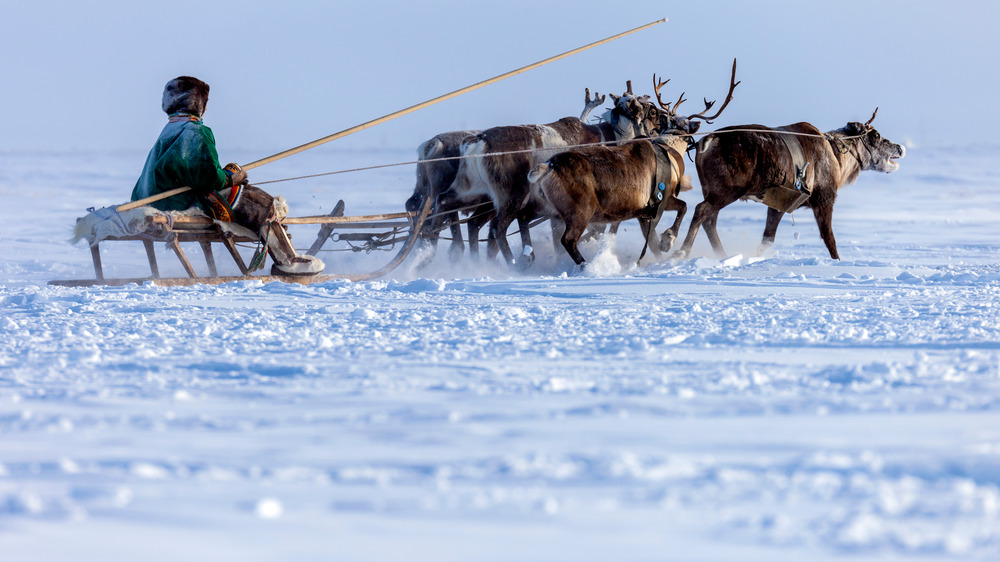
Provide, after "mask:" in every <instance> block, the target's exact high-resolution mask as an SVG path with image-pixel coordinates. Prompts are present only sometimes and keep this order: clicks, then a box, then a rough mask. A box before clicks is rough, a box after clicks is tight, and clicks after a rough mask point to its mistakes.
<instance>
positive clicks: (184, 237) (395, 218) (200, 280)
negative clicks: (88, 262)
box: [49, 198, 431, 287]
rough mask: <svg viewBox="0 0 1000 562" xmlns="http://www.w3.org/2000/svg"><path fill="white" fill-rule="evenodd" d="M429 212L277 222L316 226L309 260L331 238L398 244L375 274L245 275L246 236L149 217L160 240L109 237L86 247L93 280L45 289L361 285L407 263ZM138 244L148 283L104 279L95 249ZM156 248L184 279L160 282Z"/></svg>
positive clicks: (196, 221)
mask: <svg viewBox="0 0 1000 562" xmlns="http://www.w3.org/2000/svg"><path fill="white" fill-rule="evenodd" d="M430 210H431V201H430V198H427V200H425V201H424V205H423V207H422V208H421V210H420V212H419V213H409V212H403V213H388V214H381V215H360V216H347V217H345V216H343V213H344V202H343V201H340V202H338V203H337V206H336V207H335V208H334V210H333V212H331V213H330V214H329V215H321V216H308V217H286V218H285V219H284V220H282V221H281V225H282V226H283V227H287V226H289V225H293V224H318V225H321V226H320V230H319V233H318V235H317V237H316V240H315V242H313V244H312V246H311V247H310V248H309V250H308V252H307V254H308V255H316V254H317V253H318V252H319V251H320V250H321V249H322V247H323V245H324V244H325V243H326V241H327V240H329V239H330V238H331V237H334V238H339V239H342V240H346V241H351V240H353V241H359V242H361V241H365V242H367V243H368V244H371V245H374V246H382V245H385V246H394V245H396V244H398V243H402V247H401V248H400V250H399V251H398V252H397V253H396V255H395V256H394V258H393V259H392V260H391V261H390V262H389V263H388V264H387V265H385V266H384V267H382V268H381V269H379V270H377V271H373V272H371V273H349V274H336V273H334V274H319V275H309V276H293V275H253V274H251V272H250V271H249V268H248V267H247V265H246V263H245V262H244V261H243V258H242V256H240V254H239V251H238V250H237V249H236V244H237V243H247V242H249V243H256V242H257V238H255V237H254V238H251V237H248V236H240V235H235V234H232V233H229V232H225V231H224V230H223V229H222V228H221V227H220V226H219V225H218V224H215V223H214V222H213V221H212V219H210V218H208V217H188V216H177V217H172V220H171V219H168V218H167V216H165V215H155V216H153V217H152V224H155V225H156V226H157V227H158V230H160V231H162V232H165V234H163V235H160V236H149V235H141V234H140V235H130V236H113V237H108V238H105V239H104V240H101V241H100V242H98V243H95V244H93V245H92V246H91V247H90V252H91V257H92V259H93V262H94V275H95V279H79V280H56V281H49V285H57V286H62V287H89V286H94V285H110V286H122V285H128V284H130V283H136V284H142V283H147V282H151V283H154V284H156V285H162V286H169V287H174V286H189V285H197V284H207V285H215V284H220V283H228V282H233V281H261V282H265V283H267V282H271V281H284V282H289V283H302V284H309V283H316V282H322V281H329V280H332V279H347V280H350V281H364V280H368V279H374V278H376V277H380V276H382V275H385V274H387V273H389V272H390V271H392V270H393V269H395V268H396V267H397V266H398V265H399V264H400V263H402V261H403V259H404V258H406V256H407V254H409V252H410V250H411V249H412V248H413V246H414V244H415V243H416V241H417V238H418V237H419V234H420V228H421V227H422V226H423V224H424V221H425V220H426V219H427V216H428V214H430ZM338 226H339V227H341V228H348V227H349V228H350V229H351V230H355V229H372V230H379V229H382V230H384V229H389V231H388V232H387V233H386V235H385V236H384V237H383V238H382V240H380V241H378V242H373V240H374V238H375V237H373V235H371V234H364V233H348V232H345V233H343V234H340V233H337V232H336V230H337V228H338ZM400 229H406V236H405V237H399V236H397V235H395V234H396V233H397V232H399V231H400ZM137 240H138V241H141V242H142V243H143V246H144V247H145V249H146V257H147V259H148V261H149V269H150V273H151V276H150V277H140V278H114V279H108V278H106V277H105V276H104V266H103V263H102V261H101V250H100V244H101V243H103V242H121V241H124V242H134V241H137ZM155 242H166V244H167V247H168V248H170V249H171V250H172V251H173V253H174V255H175V256H176V257H177V259H178V260H179V261H180V263H181V266H182V267H183V268H184V271H185V272H186V273H187V275H188V276H187V277H160V270H159V264H158V262H157V260H156V251H155V247H154V243H155ZM181 242H197V243H198V244H199V245H200V246H201V248H202V252H203V253H204V254H205V261H206V262H207V265H208V273H209V274H208V276H207V277H200V276H198V274H197V272H196V271H195V268H194V266H193V265H192V264H191V260H189V259H188V257H187V254H185V253H184V250H183V248H181V245H180V243H181ZM213 243H221V244H222V245H223V246H225V248H226V249H227V250H228V251H229V254H230V255H231V256H232V258H233V260H234V261H235V262H236V265H237V267H239V269H240V272H241V273H242V275H235V276H219V274H218V268H217V267H216V264H215V254H214V252H213V250H212V244H213Z"/></svg>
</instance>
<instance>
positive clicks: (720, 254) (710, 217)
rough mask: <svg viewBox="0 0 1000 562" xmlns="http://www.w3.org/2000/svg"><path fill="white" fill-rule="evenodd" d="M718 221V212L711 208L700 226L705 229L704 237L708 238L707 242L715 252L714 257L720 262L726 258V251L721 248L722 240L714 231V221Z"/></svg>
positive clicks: (716, 231)
mask: <svg viewBox="0 0 1000 562" xmlns="http://www.w3.org/2000/svg"><path fill="white" fill-rule="evenodd" d="M718 219H719V211H718V209H716V208H715V207H712V209H711V211H710V212H709V213H707V216H706V217H705V222H704V223H702V225H703V226H704V228H705V235H706V236H708V241H709V242H711V244H712V249H713V250H715V257H717V258H719V259H720V260H721V259H723V258H725V257H726V250H725V248H723V247H722V240H721V239H720V238H719V231H718V230H716V221H718Z"/></svg>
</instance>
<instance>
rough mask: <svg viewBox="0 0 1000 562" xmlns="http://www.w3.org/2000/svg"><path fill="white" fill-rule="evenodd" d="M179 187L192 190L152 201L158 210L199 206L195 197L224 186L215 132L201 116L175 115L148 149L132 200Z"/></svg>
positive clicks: (224, 177)
mask: <svg viewBox="0 0 1000 562" xmlns="http://www.w3.org/2000/svg"><path fill="white" fill-rule="evenodd" d="M178 187H190V188H191V191H187V192H184V193H181V194H180V195H174V196H173V197H168V198H166V199H161V200H159V201H156V202H153V203H151V204H150V205H151V206H153V207H155V208H157V209H160V210H161V211H179V210H184V209H188V208H190V207H194V206H196V205H199V203H198V196H199V195H204V194H207V193H209V192H211V191H218V190H220V189H223V188H225V187H226V172H225V171H224V170H223V169H222V166H220V165H219V153H218V152H217V151H216V149H215V135H213V134H212V130H211V129H209V128H208V127H207V126H205V125H204V124H203V123H202V122H201V120H200V119H197V118H195V117H193V116H190V115H187V114H174V115H171V116H170V122H169V123H167V126H166V127H164V128H163V132H161V133H160V138H158V139H157V140H156V144H155V145H153V149H152V150H150V151H149V156H148V157H147V158H146V165H145V166H144V167H143V169H142V175H140V176H139V181H137V182H136V184H135V189H133V190H132V201H136V200H139V199H143V198H145V197H149V196H152V195H156V194H158V193H163V192H164V191H169V190H171V189H174V188H178Z"/></svg>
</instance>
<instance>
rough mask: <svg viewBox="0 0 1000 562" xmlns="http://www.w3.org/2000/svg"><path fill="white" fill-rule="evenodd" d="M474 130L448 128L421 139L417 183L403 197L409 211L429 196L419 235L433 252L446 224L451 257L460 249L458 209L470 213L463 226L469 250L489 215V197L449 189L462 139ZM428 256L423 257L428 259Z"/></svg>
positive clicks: (475, 246) (473, 249)
mask: <svg viewBox="0 0 1000 562" xmlns="http://www.w3.org/2000/svg"><path fill="white" fill-rule="evenodd" d="M478 133H479V131H451V132H448V133H441V134H438V135H434V136H433V137H431V138H430V139H428V140H426V141H424V142H423V143H421V144H420V146H419V147H418V148H417V158H418V159H419V160H420V161H419V162H418V163H417V183H416V186H414V188H413V195H411V196H410V198H409V199H407V200H406V210H407V211H409V212H411V213H412V212H416V211H417V210H418V209H420V208H421V207H422V206H423V202H424V200H425V198H427V197H430V198H431V199H432V200H433V207H432V209H433V211H432V213H431V215H430V217H429V218H428V220H427V222H426V223H424V226H423V228H421V229H420V239H421V242H422V244H424V245H425V246H426V247H429V248H430V249H431V250H432V252H433V251H434V250H435V249H436V248H437V243H438V239H439V235H440V233H441V231H442V230H444V228H445V227H448V228H449V229H450V230H451V238H452V242H451V247H450V248H449V254H450V255H451V256H452V259H453V260H454V259H456V258H457V257H458V256H460V255H461V254H462V252H463V251H464V242H463V240H462V228H461V223H460V222H459V218H458V214H459V211H462V210H465V211H468V212H469V213H470V214H471V217H470V218H469V220H468V221H467V224H466V228H467V230H468V234H469V251H470V252H471V253H473V254H476V253H478V251H479V230H480V229H481V228H482V227H483V225H485V224H486V223H487V222H489V220H490V219H491V218H492V216H493V203H492V202H491V201H490V199H489V197H486V196H485V195H476V196H473V197H470V198H467V199H462V198H459V197H457V196H456V194H455V193H454V191H452V190H451V184H452V182H454V181H455V174H456V173H457V172H458V163H459V159H458V156H459V147H460V146H461V142H462V139H464V138H466V137H469V136H472V135H476V134H478ZM432 255H433V254H430V256H432ZM430 256H428V257H427V258H426V259H428V260H429V259H430Z"/></svg>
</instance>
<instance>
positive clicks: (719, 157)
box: [677, 108, 906, 259]
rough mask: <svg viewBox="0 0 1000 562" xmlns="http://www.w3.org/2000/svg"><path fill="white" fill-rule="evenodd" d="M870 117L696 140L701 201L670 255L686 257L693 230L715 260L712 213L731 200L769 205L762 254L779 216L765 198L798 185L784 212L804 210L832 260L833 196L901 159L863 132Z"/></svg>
mask: <svg viewBox="0 0 1000 562" xmlns="http://www.w3.org/2000/svg"><path fill="white" fill-rule="evenodd" d="M876 113H878V109H877V108H876V109H875V113H873V114H872V117H871V119H869V120H868V121H867V122H866V123H858V122H852V123H848V124H847V125H846V126H845V127H842V128H840V129H837V130H834V131H830V132H828V133H826V134H823V133H821V132H820V131H819V130H818V129H817V128H816V127H814V126H812V125H810V124H809V123H795V124H794V125H788V126H786V127H780V128H777V129H772V128H769V127H764V126H762V125H742V126H737V127H724V128H722V129H719V130H718V131H715V132H714V133H712V134H710V135H708V136H706V137H705V138H703V139H701V141H699V142H698V153H697V156H696V157H695V165H696V166H697V168H698V177H699V179H700V180H701V186H702V192H703V194H704V197H705V200H704V201H702V202H701V203H699V204H698V206H697V207H695V212H694V217H693V218H692V219H691V226H690V227H689V230H688V233H687V237H686V238H685V239H684V244H683V245H682V246H681V248H680V250H679V251H678V252H677V255H678V256H679V257H683V256H686V255H688V253H689V252H690V250H691V245H692V244H693V243H694V239H695V236H697V234H698V229H699V228H700V227H704V229H705V234H706V235H707V236H708V240H709V242H711V244H712V249H713V250H715V254H716V255H717V256H719V257H720V258H721V257H725V255H726V254H725V251H724V250H723V248H722V242H721V241H720V240H719V234H718V232H717V231H716V220H717V219H718V216H719V211H720V210H721V209H722V208H723V207H725V206H726V205H729V204H730V203H732V202H734V201H736V200H737V199H743V200H748V199H751V200H754V201H762V202H767V203H769V208H768V211H767V224H766V226H765V227H764V236H763V239H762V241H761V250H763V249H766V248H767V247H768V246H769V245H770V244H771V243H772V242H774V234H775V232H776V231H777V229H778V222H780V221H781V217H782V214H783V212H782V210H778V209H779V208H780V207H781V205H779V204H776V203H774V202H773V201H775V198H774V197H773V195H774V194H775V193H778V192H780V191H781V190H784V191H785V192H788V190H789V189H792V187H790V186H793V185H796V184H798V186H799V189H800V190H801V191H802V192H803V193H802V195H801V196H800V197H799V198H798V199H801V201H798V200H794V201H792V202H791V207H788V208H787V211H788V212H791V211H794V210H795V208H799V207H810V208H812V211H813V215H814V216H815V217H816V223H817V224H818V225H819V233H820V236H821V237H822V238H823V242H824V243H825V244H826V248H827V250H829V252H830V257H831V258H833V259H840V255H839V254H838V253H837V242H836V239H835V238H834V236H833V225H832V219H833V203H834V201H835V200H836V199H837V191H838V190H839V189H840V188H841V187H843V186H845V185H848V184H850V183H853V182H854V181H855V180H857V178H858V174H859V173H861V172H862V171H864V170H877V171H879V172H885V173H889V172H894V171H896V170H898V169H899V164H898V163H897V162H896V159H898V158H902V157H903V156H904V155H905V154H906V149H905V148H904V147H903V146H902V145H899V144H896V143H894V142H892V141H890V140H888V139H885V138H882V136H881V135H880V134H879V132H878V131H876V130H875V129H874V128H873V127H872V126H871V123H872V121H874V119H875V114H876ZM783 137H784V138H783ZM796 145H798V147H799V148H798V149H796V148H795V146H796ZM793 152H799V154H798V156H793ZM796 160H798V161H801V162H802V164H797V163H796ZM772 190H773V191H772ZM795 203H798V204H797V205H796V204H795Z"/></svg>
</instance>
